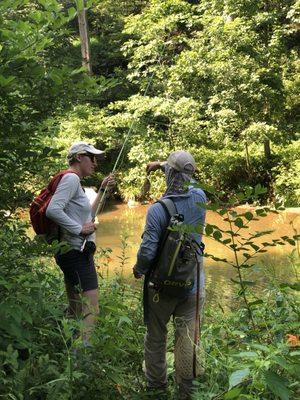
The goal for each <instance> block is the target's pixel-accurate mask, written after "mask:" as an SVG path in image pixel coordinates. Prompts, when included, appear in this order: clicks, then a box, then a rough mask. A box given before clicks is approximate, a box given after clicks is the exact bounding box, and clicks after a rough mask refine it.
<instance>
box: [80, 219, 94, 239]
mask: <svg viewBox="0 0 300 400" xmlns="http://www.w3.org/2000/svg"><path fill="white" fill-rule="evenodd" d="M96 229H97V227H96V225H95V224H94V222H87V223H86V224H83V225H82V229H81V232H80V234H81V235H84V236H87V235H90V234H91V233H93V232H95V230H96Z"/></svg>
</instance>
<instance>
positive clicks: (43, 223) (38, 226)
mask: <svg viewBox="0 0 300 400" xmlns="http://www.w3.org/2000/svg"><path fill="white" fill-rule="evenodd" d="M68 173H74V174H76V172H75V171H73V170H70V169H67V170H64V171H60V172H58V173H57V174H56V175H55V176H54V177H53V178H52V179H51V181H50V183H49V184H48V186H47V187H46V188H44V189H43V190H42V191H41V193H40V194H39V195H38V196H37V197H35V198H34V199H33V202H32V204H31V206H30V209H29V214H30V220H31V225H32V227H33V229H34V231H35V233H36V234H37V235H53V234H57V232H58V226H57V224H56V223H55V222H54V221H52V220H51V219H49V218H47V217H46V210H47V207H48V204H49V203H50V200H51V199H52V196H53V195H54V193H55V190H56V188H57V186H58V184H59V182H60V181H61V178H62V177H63V176H64V175H65V174H68Z"/></svg>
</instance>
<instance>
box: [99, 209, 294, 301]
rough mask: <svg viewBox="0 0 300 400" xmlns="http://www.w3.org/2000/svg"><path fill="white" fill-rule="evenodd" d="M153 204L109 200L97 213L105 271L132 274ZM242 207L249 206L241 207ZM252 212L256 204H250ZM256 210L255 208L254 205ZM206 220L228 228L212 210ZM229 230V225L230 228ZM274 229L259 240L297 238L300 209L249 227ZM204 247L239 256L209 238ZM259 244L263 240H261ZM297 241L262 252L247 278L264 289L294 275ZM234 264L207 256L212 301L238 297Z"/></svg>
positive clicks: (220, 254) (229, 257) (251, 229)
mask: <svg viewBox="0 0 300 400" xmlns="http://www.w3.org/2000/svg"><path fill="white" fill-rule="evenodd" d="M147 209H148V205H138V206H136V207H133V208H129V207H128V205H127V204H118V203H110V204H108V205H107V206H106V208H105V210H104V212H102V214H101V215H99V216H98V219H99V226H98V229H97V246H98V248H101V249H103V250H104V252H103V256H102V257H100V258H99V257H98V259H97V265H98V270H99V272H100V273H101V274H102V275H104V276H112V275H114V274H123V276H124V277H126V278H127V279H128V280H131V279H133V278H132V275H131V273H132V267H133V265H134V264H135V260H136V253H137V250H138V247H139V244H140V241H141V235H142V232H143V228H144V224H145V218H146V213H147ZM236 211H237V212H240V213H242V212H245V211H247V209H245V208H244V207H240V208H237V209H236ZM250 211H251V209H250ZM252 211H253V209H252ZM206 222H207V223H209V224H214V225H217V226H218V227H220V228H221V229H222V228H225V227H226V225H225V224H226V223H225V222H224V221H222V219H221V217H220V216H219V215H218V214H217V213H214V212H212V211H208V213H207V217H206ZM226 229H229V227H227V228H226ZM266 230H273V231H274V232H273V233H272V234H270V235H268V236H264V237H263V238H262V239H261V240H260V241H261V242H266V241H270V240H271V239H277V238H279V237H281V236H289V237H292V236H293V235H295V234H296V233H299V232H300V210H299V209H288V210H285V211H282V212H280V213H279V214H269V215H268V216H267V217H263V218H261V219H260V220H259V221H251V223H250V225H249V229H248V231H249V232H251V233H252V232H257V231H266ZM203 241H204V243H205V246H206V248H205V251H206V252H207V253H209V254H213V255H214V256H216V257H218V258H226V259H227V260H230V261H232V260H233V257H234V255H233V254H232V252H231V251H230V250H229V249H227V248H225V247H224V245H222V244H220V243H218V242H216V241H215V240H213V239H211V238H204V240H203ZM258 244H259V242H258ZM293 249H295V247H294V246H291V245H289V244H286V245H285V246H276V247H270V248H269V249H268V252H267V253H263V254H260V255H259V256H258V257H256V259H255V267H254V270H253V269H251V276H249V272H247V271H246V270H244V271H245V272H246V273H248V276H246V278H247V279H251V280H255V281H256V287H258V288H260V289H261V290H263V288H264V287H265V286H266V284H267V282H269V281H270V280H272V279H273V278H274V277H276V278H278V279H279V280H280V281H286V280H293V277H294V272H293V268H292V266H291V262H290V259H289V257H290V255H291V252H292V251H293ZM235 273H236V272H235V269H234V268H233V267H231V266H229V265H228V264H225V263H223V262H216V261H213V260H212V259H211V258H205V279H206V295H207V300H208V302H211V301H212V300H214V301H215V300H216V301H217V303H219V304H221V305H226V304H230V302H231V301H232V299H233V298H234V296H235V292H236V288H235V285H234V284H233V283H232V281H231V280H230V278H234V277H235Z"/></svg>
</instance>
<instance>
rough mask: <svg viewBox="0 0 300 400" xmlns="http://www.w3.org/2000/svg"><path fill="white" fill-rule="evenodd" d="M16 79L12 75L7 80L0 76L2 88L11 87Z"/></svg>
mask: <svg viewBox="0 0 300 400" xmlns="http://www.w3.org/2000/svg"><path fill="white" fill-rule="evenodd" d="M14 79H15V77H14V76H12V75H10V76H8V77H7V78H6V77H5V76H3V75H0V86H2V87H4V86H7V85H9V84H10V83H11V82H12V81H13V80H14Z"/></svg>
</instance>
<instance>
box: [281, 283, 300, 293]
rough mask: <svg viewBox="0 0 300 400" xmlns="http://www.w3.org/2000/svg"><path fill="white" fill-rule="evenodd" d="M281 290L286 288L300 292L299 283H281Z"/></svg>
mask: <svg viewBox="0 0 300 400" xmlns="http://www.w3.org/2000/svg"><path fill="white" fill-rule="evenodd" d="M280 287H281V288H285V287H288V288H290V289H293V290H296V291H297V292H300V282H296V283H286V282H285V283H281V284H280Z"/></svg>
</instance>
